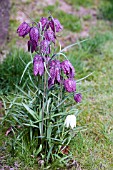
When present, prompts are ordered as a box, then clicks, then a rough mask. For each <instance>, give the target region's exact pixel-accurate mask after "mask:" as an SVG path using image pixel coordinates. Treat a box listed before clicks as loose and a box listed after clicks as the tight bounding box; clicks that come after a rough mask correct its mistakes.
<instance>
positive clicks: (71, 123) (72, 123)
mask: <svg viewBox="0 0 113 170" xmlns="http://www.w3.org/2000/svg"><path fill="white" fill-rule="evenodd" d="M64 125H65V126H66V127H67V128H69V127H71V128H72V129H73V128H74V127H76V116H75V115H68V116H67V117H66V119H65V122H64Z"/></svg>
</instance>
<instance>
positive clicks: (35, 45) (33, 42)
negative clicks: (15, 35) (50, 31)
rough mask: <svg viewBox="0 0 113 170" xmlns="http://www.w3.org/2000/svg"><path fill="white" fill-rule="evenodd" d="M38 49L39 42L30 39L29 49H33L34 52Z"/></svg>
mask: <svg viewBox="0 0 113 170" xmlns="http://www.w3.org/2000/svg"><path fill="white" fill-rule="evenodd" d="M36 49H37V43H36V41H34V40H29V41H28V51H31V53H33V52H34V51H36Z"/></svg>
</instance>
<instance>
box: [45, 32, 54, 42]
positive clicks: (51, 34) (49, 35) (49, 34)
mask: <svg viewBox="0 0 113 170" xmlns="http://www.w3.org/2000/svg"><path fill="white" fill-rule="evenodd" d="M44 36H45V39H46V40H48V41H50V42H51V41H52V42H53V43H55V39H56V37H55V33H54V32H53V31H52V30H47V31H45V33H44Z"/></svg>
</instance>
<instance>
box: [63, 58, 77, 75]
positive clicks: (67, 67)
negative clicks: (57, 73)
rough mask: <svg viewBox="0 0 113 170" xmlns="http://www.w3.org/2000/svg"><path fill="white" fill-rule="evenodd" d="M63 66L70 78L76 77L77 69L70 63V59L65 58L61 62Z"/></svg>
mask: <svg viewBox="0 0 113 170" xmlns="http://www.w3.org/2000/svg"><path fill="white" fill-rule="evenodd" d="M61 68H62V70H63V72H64V74H66V75H67V76H68V77H69V78H74V76H75V69H74V67H73V66H72V64H71V63H70V61H69V60H65V61H63V62H62V63H61Z"/></svg>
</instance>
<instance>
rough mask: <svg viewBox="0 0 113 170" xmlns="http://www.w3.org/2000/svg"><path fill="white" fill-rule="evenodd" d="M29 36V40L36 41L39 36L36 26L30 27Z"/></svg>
mask: <svg viewBox="0 0 113 170" xmlns="http://www.w3.org/2000/svg"><path fill="white" fill-rule="evenodd" d="M29 36H30V40H32V41H35V42H36V43H37V42H38V40H39V37H40V35H39V31H38V28H37V27H32V28H31V30H30V33H29Z"/></svg>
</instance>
